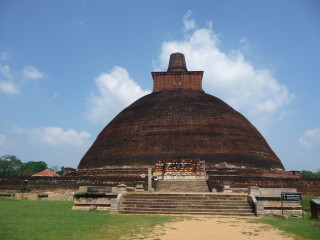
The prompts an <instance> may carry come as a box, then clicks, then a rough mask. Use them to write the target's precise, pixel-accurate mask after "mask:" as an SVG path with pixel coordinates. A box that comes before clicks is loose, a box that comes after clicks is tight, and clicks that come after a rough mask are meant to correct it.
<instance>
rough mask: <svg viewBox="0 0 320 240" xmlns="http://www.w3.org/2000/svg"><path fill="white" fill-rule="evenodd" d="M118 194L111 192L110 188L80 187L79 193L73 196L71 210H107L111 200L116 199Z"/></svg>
mask: <svg viewBox="0 0 320 240" xmlns="http://www.w3.org/2000/svg"><path fill="white" fill-rule="evenodd" d="M117 196H118V193H116V192H112V188H111V187H105V186H86V187H80V188H79V192H77V193H75V194H74V206H73V207H72V209H73V210H109V209H110V205H111V199H112V198H116V197H117Z"/></svg>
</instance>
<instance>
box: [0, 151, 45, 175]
mask: <svg viewBox="0 0 320 240" xmlns="http://www.w3.org/2000/svg"><path fill="white" fill-rule="evenodd" d="M47 168H48V165H47V164H46V163H45V162H43V161H29V162H26V163H23V162H22V161H21V160H20V159H18V158H17V157H16V156H14V155H4V156H2V157H0V175H2V176H31V175H33V174H35V173H37V172H41V171H43V170H45V169H47Z"/></svg>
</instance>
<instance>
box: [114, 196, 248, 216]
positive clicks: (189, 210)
mask: <svg viewBox="0 0 320 240" xmlns="http://www.w3.org/2000/svg"><path fill="white" fill-rule="evenodd" d="M119 213H121V214H201V215H238V216H240V215H241V216H253V210H252V208H251V206H250V205H249V204H248V202H247V197H246V196H244V195H235V194H210V193H208V194H205V193H203V194H188V193H179V194H174V193H165V194H158V193H151V194H150V193H128V194H125V195H124V196H123V198H122V200H121V202H120V207H119Z"/></svg>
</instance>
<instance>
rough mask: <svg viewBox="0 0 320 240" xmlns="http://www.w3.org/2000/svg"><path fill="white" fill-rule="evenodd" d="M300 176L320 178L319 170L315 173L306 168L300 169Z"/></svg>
mask: <svg viewBox="0 0 320 240" xmlns="http://www.w3.org/2000/svg"><path fill="white" fill-rule="evenodd" d="M301 176H302V177H303V178H320V170H318V172H315V173H314V172H311V171H307V170H302V171H301Z"/></svg>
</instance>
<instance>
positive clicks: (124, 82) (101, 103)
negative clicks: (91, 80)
mask: <svg viewBox="0 0 320 240" xmlns="http://www.w3.org/2000/svg"><path fill="white" fill-rule="evenodd" d="M95 84H96V86H97V88H98V93H97V94H95V93H93V92H91V93H90V96H89V97H88V99H87V102H88V106H89V111H88V112H87V113H86V117H87V118H88V119H90V120H92V121H95V122H101V123H106V122H107V121H108V120H110V119H111V117H113V116H114V115H115V114H117V113H118V112H119V111H120V110H121V109H123V108H124V107H127V106H128V105H129V104H131V103H132V102H134V101H135V100H137V99H138V98H140V97H142V96H144V95H146V94H148V93H150V91H149V90H146V91H144V90H142V89H141V87H140V86H139V85H138V84H137V83H136V82H135V81H134V80H133V79H131V78H130V76H129V73H128V71H127V70H126V69H124V68H121V67H118V66H115V67H114V68H113V69H112V70H111V71H110V72H107V73H101V74H100V75H99V76H98V77H97V78H96V79H95Z"/></svg>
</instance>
